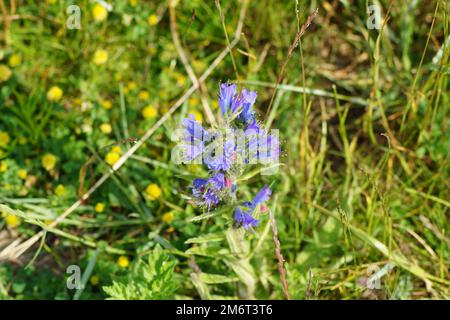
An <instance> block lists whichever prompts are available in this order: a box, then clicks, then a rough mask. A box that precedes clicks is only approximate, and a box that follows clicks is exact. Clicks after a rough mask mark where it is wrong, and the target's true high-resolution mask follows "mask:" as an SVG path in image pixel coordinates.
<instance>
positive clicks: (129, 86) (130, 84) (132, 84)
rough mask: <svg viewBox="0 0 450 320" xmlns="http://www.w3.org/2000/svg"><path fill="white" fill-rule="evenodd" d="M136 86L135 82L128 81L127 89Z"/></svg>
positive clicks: (131, 89)
mask: <svg viewBox="0 0 450 320" xmlns="http://www.w3.org/2000/svg"><path fill="white" fill-rule="evenodd" d="M136 88H137V83H136V82H134V81H130V82H128V85H127V89H128V90H130V91H133V90H135V89H136Z"/></svg>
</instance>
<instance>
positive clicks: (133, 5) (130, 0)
mask: <svg viewBox="0 0 450 320" xmlns="http://www.w3.org/2000/svg"><path fill="white" fill-rule="evenodd" d="M128 2H129V3H130V6H132V7H136V6H137V4H138V0H129V1H128Z"/></svg>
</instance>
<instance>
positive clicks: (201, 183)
mask: <svg viewBox="0 0 450 320" xmlns="http://www.w3.org/2000/svg"><path fill="white" fill-rule="evenodd" d="M192 184H193V186H192V195H193V196H194V198H196V200H197V201H198V204H199V205H201V206H203V205H204V206H206V207H208V208H211V207H213V206H216V205H217V204H219V202H220V193H221V191H222V190H223V189H224V188H225V176H224V175H223V173H220V172H219V173H216V174H215V175H213V176H211V177H210V178H209V179H201V178H198V179H194V181H193V183H192Z"/></svg>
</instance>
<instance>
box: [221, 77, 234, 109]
mask: <svg viewBox="0 0 450 320" xmlns="http://www.w3.org/2000/svg"><path fill="white" fill-rule="evenodd" d="M235 95H236V85H235V84H226V83H222V84H221V85H220V93H219V107H220V111H221V112H222V114H226V113H227V112H228V110H231V106H232V104H233V100H235Z"/></svg>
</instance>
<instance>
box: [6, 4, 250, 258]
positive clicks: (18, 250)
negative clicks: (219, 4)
mask: <svg viewBox="0 0 450 320" xmlns="http://www.w3.org/2000/svg"><path fill="white" fill-rule="evenodd" d="M247 3H248V1H244V3H243V4H242V7H241V11H240V14H239V22H238V26H237V29H236V33H235V36H234V39H233V41H232V42H231V45H230V46H227V47H226V48H225V49H223V50H222V52H221V53H220V54H219V55H218V56H217V58H216V59H215V60H214V61H213V62H212V63H211V65H210V66H209V67H208V69H206V71H205V72H204V73H203V74H202V75H201V76H200V78H199V79H198V80H199V81H198V82H197V83H194V84H193V85H192V86H191V87H190V88H189V89H188V90H187V91H186V92H185V93H184V94H183V95H182V96H181V97H180V98H179V99H178V100H177V101H176V102H175V103H174V104H173V105H172V107H171V108H170V109H169V110H168V111H167V113H165V114H164V115H163V116H162V117H161V118H160V119H159V120H158V121H157V122H156V123H155V124H154V125H153V127H151V128H150V129H149V130H147V132H146V133H145V134H144V135H143V136H142V137H141V138H140V139H139V140H138V141H137V142H136V143H135V144H134V145H133V146H132V147H131V148H130V149H128V151H127V152H126V153H125V154H124V155H123V156H122V157H120V159H119V160H118V161H117V162H116V163H115V164H114V165H113V166H112V167H111V168H110V170H109V171H108V172H106V173H105V174H103V176H102V177H101V178H100V179H99V180H97V182H96V183H95V184H94V185H93V186H92V187H91V188H90V189H89V190H88V191H87V192H86V193H85V194H83V196H82V197H81V198H80V199H79V200H77V201H76V202H74V203H73V204H72V205H71V206H70V207H69V208H67V209H66V210H65V211H64V212H63V213H62V214H61V215H60V216H59V217H58V218H57V219H55V220H54V221H53V222H52V223H51V224H50V225H49V228H54V227H56V225H58V224H59V223H60V222H61V221H63V220H64V219H65V218H66V217H67V216H68V215H70V214H71V213H72V212H74V211H75V210H76V209H77V208H78V207H80V206H81V205H82V204H83V203H84V202H85V201H86V200H87V199H88V198H89V197H90V196H91V195H92V194H93V193H94V192H95V191H96V190H97V189H98V188H99V187H100V186H101V185H103V183H105V181H107V180H108V179H109V178H110V177H111V176H112V175H113V174H114V172H115V171H117V170H119V169H120V167H121V166H122V165H123V164H124V163H125V162H126V161H127V160H128V159H129V158H130V157H131V155H133V154H134V153H135V152H136V150H137V149H139V148H140V147H141V146H142V145H143V144H144V143H145V141H147V139H148V138H150V137H151V136H152V135H153V133H155V131H156V130H157V129H158V128H159V127H160V126H161V125H162V124H163V123H164V122H165V121H167V119H169V118H170V116H171V115H172V114H173V113H174V112H175V111H176V110H177V109H178V108H179V107H180V106H181V105H182V104H183V103H184V102H185V101H186V100H187V99H188V98H189V97H190V96H191V95H192V94H193V93H194V92H195V90H197V89H198V87H199V83H201V82H203V81H205V80H206V79H207V78H208V77H209V76H210V75H211V73H212V72H213V70H214V69H215V68H216V67H217V66H218V65H219V63H220V62H221V61H222V60H223V59H224V58H225V57H226V55H227V54H228V52H230V50H231V48H233V47H234V46H236V44H237V43H238V42H239V39H240V35H241V31H242V27H243V25H244V19H245V14H246V10H247ZM43 234H44V230H41V231H39V232H38V233H36V234H35V235H33V236H32V237H30V238H29V239H28V240H26V241H24V242H22V243H18V242H13V243H11V244H10V245H9V246H7V247H6V248H4V249H3V250H2V251H1V252H0V261H2V260H8V259H17V258H18V257H20V256H21V255H22V254H23V253H24V252H25V251H27V250H28V249H29V248H30V247H31V246H32V245H33V244H35V243H36V242H37V241H38V240H39V239H40V238H41V237H42V236H43Z"/></svg>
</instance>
